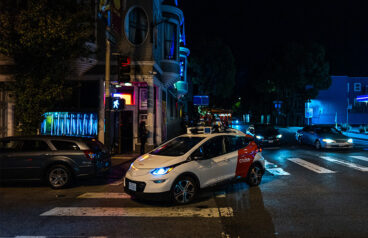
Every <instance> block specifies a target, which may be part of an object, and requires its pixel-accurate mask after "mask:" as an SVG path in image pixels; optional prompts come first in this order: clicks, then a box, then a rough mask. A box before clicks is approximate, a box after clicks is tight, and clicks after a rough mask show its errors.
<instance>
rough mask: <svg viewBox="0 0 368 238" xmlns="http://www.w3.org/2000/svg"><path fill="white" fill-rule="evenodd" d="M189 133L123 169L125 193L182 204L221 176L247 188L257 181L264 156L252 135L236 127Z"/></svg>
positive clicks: (261, 172)
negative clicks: (221, 130) (237, 181)
mask: <svg viewBox="0 0 368 238" xmlns="http://www.w3.org/2000/svg"><path fill="white" fill-rule="evenodd" d="M188 131H189V132H190V133H188V134H185V135H181V136H178V137H176V138H174V139H172V140H170V141H168V142H166V143H165V144H163V145H161V146H159V147H158V148H156V149H154V150H152V151H151V152H149V153H147V154H144V155H142V156H140V157H139V158H137V159H136V160H135V161H134V162H133V163H132V164H131V166H130V169H129V170H128V172H127V173H126V176H125V180H124V189H125V191H126V192H127V193H128V194H131V195H133V196H135V197H138V198H139V197H143V198H153V199H171V200H172V201H173V202H175V203H179V204H184V203H189V202H191V201H192V200H193V199H194V198H195V197H196V195H197V194H198V191H199V189H201V188H205V187H208V186H211V185H214V184H217V183H219V182H222V181H225V180H231V179H234V178H245V181H246V182H247V183H248V184H249V185H250V186H257V185H259V184H260V182H261V179H262V176H263V174H264V172H265V166H264V158H263V157H262V154H261V151H262V149H261V148H260V147H259V146H258V145H257V144H256V143H255V141H254V138H253V137H252V136H250V135H246V134H244V133H242V132H240V131H237V130H234V129H229V130H228V131H224V132H219V133H212V132H211V128H204V129H203V130H198V129H194V130H188Z"/></svg>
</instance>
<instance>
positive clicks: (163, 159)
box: [133, 154, 185, 169]
mask: <svg viewBox="0 0 368 238" xmlns="http://www.w3.org/2000/svg"><path fill="white" fill-rule="evenodd" d="M184 160H185V156H162V155H151V154H145V155H142V156H140V157H138V158H137V159H136V160H135V161H134V163H133V166H134V167H135V168H137V169H154V168H161V167H167V166H170V165H173V164H177V163H180V162H183V161H184Z"/></svg>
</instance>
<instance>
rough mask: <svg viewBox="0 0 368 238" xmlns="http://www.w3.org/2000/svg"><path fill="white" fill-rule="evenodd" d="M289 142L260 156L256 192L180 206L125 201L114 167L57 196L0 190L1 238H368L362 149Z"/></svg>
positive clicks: (240, 185)
mask: <svg viewBox="0 0 368 238" xmlns="http://www.w3.org/2000/svg"><path fill="white" fill-rule="evenodd" d="M288 136H289V137H288ZM286 137H288V138H292V135H286ZM291 142H293V140H292V141H290V143H289V144H287V145H283V146H281V147H268V148H265V149H264V150H263V156H264V157H265V159H266V160H267V172H266V174H265V175H264V177H263V180H262V183H261V185H260V186H259V187H252V188H250V187H249V186H248V185H246V184H245V183H244V182H242V181H235V182H231V183H227V184H224V185H220V186H216V187H213V188H210V189H206V190H205V191H202V193H201V195H200V198H199V199H198V200H197V201H195V202H194V203H192V204H189V205H186V206H172V205H169V204H166V203H153V202H142V201H135V200H132V199H131V198H130V197H129V196H128V195H127V194H125V193H124V192H123V185H122V177H123V175H124V172H125V171H126V169H127V168H128V167H129V163H125V164H119V161H114V163H115V167H114V171H115V172H114V173H113V174H112V175H111V176H110V178H108V179H104V178H95V179H91V180H82V181H80V182H78V184H77V185H76V186H74V187H72V188H69V189H64V190H52V189H50V188H48V187H46V186H44V185H42V184H39V183H6V184H2V185H1V186H0V237H15V236H23V237H24V236H29V237H32V236H33V237H40V236H41V237H92V236H93V237H96V236H98V237H170V238H172V237H325V238H326V237H368V151H366V144H365V142H364V141H361V142H359V143H358V145H357V147H356V148H355V149H352V150H341V151H336V150H322V151H316V150H315V149H314V148H312V147H308V146H298V145H295V144H294V143H291ZM367 147H368V146H367Z"/></svg>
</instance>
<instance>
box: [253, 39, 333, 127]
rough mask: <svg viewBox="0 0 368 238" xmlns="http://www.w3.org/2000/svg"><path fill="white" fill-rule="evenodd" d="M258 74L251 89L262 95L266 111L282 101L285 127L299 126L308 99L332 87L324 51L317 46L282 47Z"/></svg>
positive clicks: (288, 45) (260, 68) (294, 45)
mask: <svg viewBox="0 0 368 238" xmlns="http://www.w3.org/2000/svg"><path fill="white" fill-rule="evenodd" d="M256 72H257V76H255V80H254V82H255V83H254V84H253V85H252V87H253V88H254V89H255V90H256V92H257V93H258V96H260V95H263V96H262V100H263V105H264V108H265V109H266V110H269V109H271V108H273V107H272V106H273V101H275V100H277V101H282V102H283V104H282V108H283V109H282V111H281V112H282V113H283V115H284V117H285V123H286V124H290V123H291V124H297V122H296V120H297V118H296V117H297V115H296V114H297V113H299V114H303V116H304V103H305V102H306V100H308V99H313V98H315V97H316V96H317V95H318V92H319V90H322V89H327V88H328V87H329V86H330V84H331V78H330V76H329V63H328V62H327V61H326V59H325V50H324V48H323V47H322V46H321V45H318V44H298V43H291V44H287V45H284V46H281V47H280V48H278V50H276V51H275V52H274V53H273V54H272V56H271V57H270V58H269V59H268V61H267V62H266V63H265V64H264V65H262V67H259V69H258V70H256ZM265 105H268V106H265Z"/></svg>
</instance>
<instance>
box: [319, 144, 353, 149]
mask: <svg viewBox="0 0 368 238" xmlns="http://www.w3.org/2000/svg"><path fill="white" fill-rule="evenodd" d="M322 147H323V148H326V149H332V148H334V149H351V148H353V144H352V143H347V142H346V143H345V142H344V143H326V142H324V143H322Z"/></svg>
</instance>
